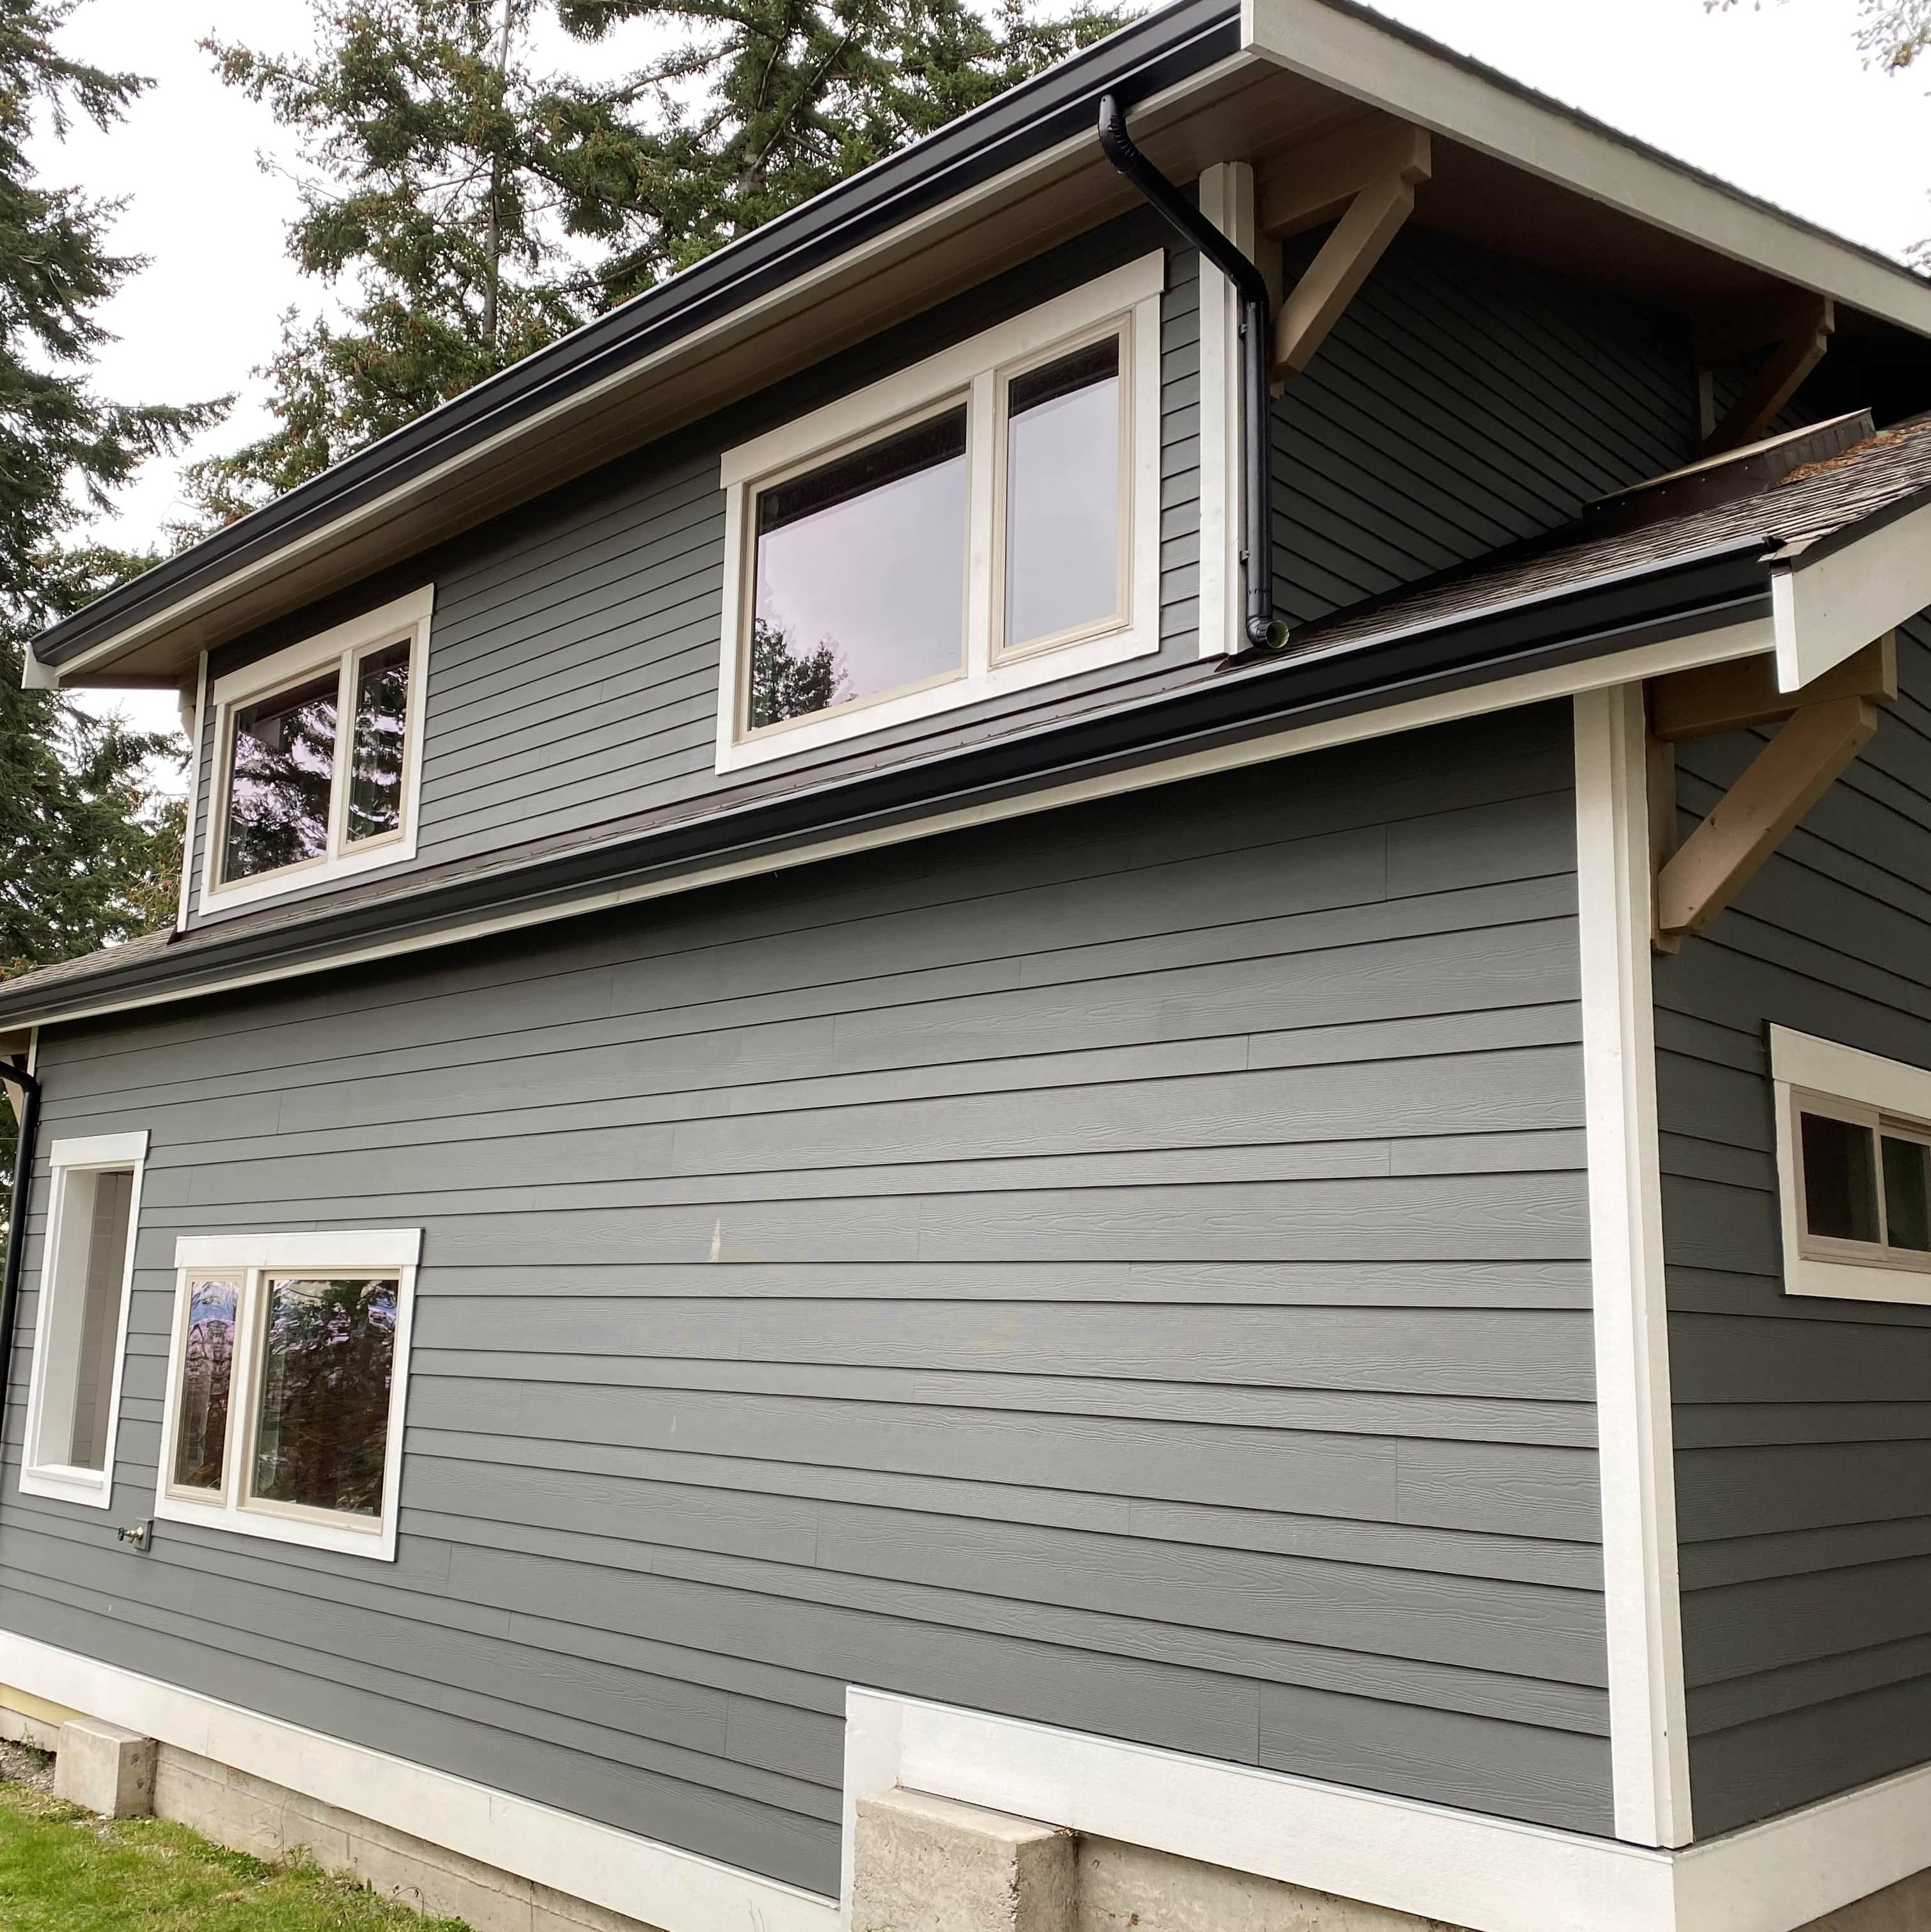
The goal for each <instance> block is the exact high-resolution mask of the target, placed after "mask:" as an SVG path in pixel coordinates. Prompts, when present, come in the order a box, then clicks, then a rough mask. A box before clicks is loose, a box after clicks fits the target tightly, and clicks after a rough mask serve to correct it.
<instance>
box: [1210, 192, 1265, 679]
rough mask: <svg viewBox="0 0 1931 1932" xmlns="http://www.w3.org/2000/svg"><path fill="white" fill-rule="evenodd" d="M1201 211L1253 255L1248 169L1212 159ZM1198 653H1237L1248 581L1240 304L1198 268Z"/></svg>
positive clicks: (1228, 287) (1217, 276)
mask: <svg viewBox="0 0 1931 1932" xmlns="http://www.w3.org/2000/svg"><path fill="white" fill-rule="evenodd" d="M1199 194H1200V211H1201V214H1204V215H1205V216H1206V217H1207V220H1210V222H1212V223H1213V225H1214V226H1215V227H1216V228H1218V229H1219V230H1220V231H1221V233H1222V234H1224V235H1225V236H1228V237H1229V238H1230V239H1231V240H1232V242H1233V243H1234V246H1235V247H1236V248H1238V249H1239V250H1240V251H1241V253H1242V254H1244V255H1249V256H1251V255H1252V254H1253V253H1254V170H1253V169H1252V167H1250V166H1249V165H1248V164H1247V163H1246V162H1245V161H1216V162H1215V163H1214V164H1213V166H1212V167H1210V168H1209V169H1207V170H1206V172H1204V173H1203V174H1202V175H1201V178H1200V187H1199ZM1198 299H1199V302H1200V553H1201V556H1202V557H1203V558H1207V557H1217V558H1219V560H1220V561H1219V568H1218V569H1207V570H1203V571H1201V574H1200V654H1201V656H1202V657H1204V658H1217V657H1225V656H1227V655H1228V654H1229V653H1230V652H1234V651H1237V650H1239V649H1241V648H1242V647H1243V645H1244V644H1245V643H1246V638H1245V637H1243V635H1242V634H1241V628H1240V619H1241V617H1242V616H1243V614H1244V613H1245V610H1246V580H1245V578H1244V577H1243V574H1242V571H1241V568H1240V303H1239V302H1238V301H1237V299H1235V296H1234V289H1233V285H1232V284H1231V283H1230V282H1229V281H1228V279H1227V278H1226V277H1225V275H1222V273H1221V272H1220V271H1219V269H1216V268H1215V267H1214V266H1213V264H1212V263H1210V262H1208V261H1207V260H1205V259H1204V258H1203V259H1202V260H1201V264H1200V293H1199V298H1198Z"/></svg>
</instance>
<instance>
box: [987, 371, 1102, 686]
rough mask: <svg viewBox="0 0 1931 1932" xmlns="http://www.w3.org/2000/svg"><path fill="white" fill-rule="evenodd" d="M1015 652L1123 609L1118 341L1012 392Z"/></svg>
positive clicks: (1035, 374) (1011, 618)
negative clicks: (1026, 645) (1042, 639)
mask: <svg viewBox="0 0 1931 1932" xmlns="http://www.w3.org/2000/svg"><path fill="white" fill-rule="evenodd" d="M1119 607H1120V343H1119V339H1118V338H1117V337H1115V338H1113V339H1112V340H1111V341H1106V342H1100V343H1096V344H1094V345H1093V347H1091V348H1090V349H1082V350H1079V351H1078V352H1077V353H1075V354H1074V355H1071V356H1063V357H1062V358H1061V359H1060V360H1059V361H1058V362H1049V363H1048V364H1047V365H1046V366H1045V368H1042V369H1034V370H1030V371H1028V372H1027V374H1025V375H1024V376H1020V377H1015V378H1014V380H1013V381H1012V383H1011V385H1010V386H1009V387H1008V389H1007V390H1006V646H1007V648H1008V649H1012V648H1014V647H1015V646H1018V645H1021V644H1026V643H1032V642H1033V640H1035V639H1037V638H1039V637H1052V636H1054V635H1055V634H1057V632H1059V631H1069V630H1072V629H1073V628H1075V626H1076V625H1083V624H1092V623H1096V622H1100V621H1101V620H1102V619H1105V618H1108V617H1111V616H1115V615H1116V614H1117V613H1118V610H1119Z"/></svg>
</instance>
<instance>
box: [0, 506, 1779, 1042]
mask: <svg viewBox="0 0 1931 1932" xmlns="http://www.w3.org/2000/svg"><path fill="white" fill-rule="evenodd" d="M1765 548H1766V545H1765V541H1764V539H1763V538H1761V537H1755V536H1753V537H1747V538H1740V539H1738V541H1735V542H1734V543H1732V544H1726V545H1724V546H1722V547H1719V548H1717V549H1714V550H1709V551H1706V552H1704V553H1699V555H1696V556H1693V557H1690V558H1687V559H1677V560H1675V561H1672V562H1670V563H1669V564H1666V565H1662V566H1657V565H1644V566H1642V567H1639V568H1636V569H1634V570H1631V571H1624V572H1621V573H1619V574H1616V575H1615V576H1612V577H1604V578H1601V579H1598V580H1594V581H1592V582H1591V583H1588V584H1586V585H1585V586H1581V587H1579V588H1578V589H1574V590H1573V591H1566V592H1555V593H1553V594H1552V595H1548V596H1546V597H1543V598H1537V599H1536V600H1534V601H1532V602H1525V603H1522V604H1511V605H1505V606H1503V607H1500V608H1497V609H1492V610H1481V611H1477V612H1475V613H1471V615H1469V616H1466V617H1463V618H1459V619H1454V620H1452V621H1450V622H1446V623H1439V624H1433V625H1422V626H1420V627H1417V628H1414V629H1412V630H1402V629H1396V630H1393V631H1391V632H1390V634H1388V635H1387V636H1385V637H1381V638H1378V639H1375V640H1369V641H1367V642H1365V643H1360V644H1349V645H1346V646H1340V647H1338V648H1337V649H1336V650H1335V651H1334V652H1333V653H1331V654H1325V653H1322V652H1318V651H1315V652H1311V653H1310V654H1309V655H1308V656H1307V657H1306V658H1297V657H1288V658H1283V659H1280V660H1277V661H1275V662H1273V663H1272V664H1261V665H1257V666H1255V667H1253V668H1252V669H1249V670H1244V671H1240V672H1237V673H1234V674H1233V675H1231V676H1222V677H1216V678H1213V679H1210V680H1207V681H1206V682H1203V683H1202V684H1201V685H1198V686H1196V687H1195V688H1192V689H1191V690H1189V691H1183V692H1180V693H1177V694H1171V693H1163V694H1154V695H1152V696H1149V697H1143V698H1141V699H1140V700H1138V701H1137V702H1133V703H1126V704H1123V705H1120V706H1117V707H1115V708H1113V709H1105V710H1102V711H1099V712H1096V713H1095V714H1093V715H1082V716H1081V717H1079V718H1075V719H1074V720H1072V721H1057V722H1053V723H1048V724H1044V725H1042V726H1040V727H1037V728H1036V729H1035V730H1031V731H1027V732H1019V733H1012V734H1011V735H1009V736H1003V737H999V738H993V739H988V741H987V742H983V743H980V744H977V745H966V746H964V747H962V748H956V749H954V750H951V751H947V752H946V753H945V754H943V755H940V756H937V757H927V758H925V759H922V760H921V759H918V758H916V757H912V758H908V759H907V760H906V761H905V762H904V763H897V764H893V765H891V766H887V767H885V768H884V769H880V770H877V771H871V772H865V773H863V774H862V775H858V776H856V777H851V776H844V777H839V778H832V779H829V780H827V781H826V782H824V783H823V784H817V785H810V784H804V785H801V786H799V787H798V788H796V790H790V791H787V792H784V793H780V794H778V795H776V796H767V797H764V798H761V799H757V800H756V801H754V802H749V803H746V804H743V805H737V806H733V807H730V808H726V809H724V810H722V811H717V812H714V813H709V814H702V815H700V816H696V817H692V818H690V819H687V820H682V821H679V822H678V823H674V824H671V825H668V826H664V827H662V828H661V829H655V830H652V831H650V832H645V833H643V834H641V835H638V836H636V837H634V838H628V839H625V840H622V841H613V842H611V843H608V844H595V845H592V846H587V847H582V848H580V849H577V850H571V851H568V852H565V853H560V854H557V855H556V856H550V857H545V858H544V859H539V860H535V861H532V862H529V863H527V864H525V865H508V866H505V867H503V868H501V869H499V870H496V871H481V872H478V873H477V874H474V875H472V876H470V877H464V878H461V879H458V880H452V881H448V882H446V883H440V884H438V885H435V886H428V887H425V888H424V889H423V890H422V891H421V892H413V893H409V894H406V895H397V896H396V897H394V898H385V899H380V900H374V901H368V902H366V903H364V904H358V905H355V906H353V907H343V908H342V909H340V910H338V911H336V912H334V913H322V914H319V916H316V917H314V918H313V919H301V920H299V921H298V922H290V923H289V924H288V925H286V926H274V927H270V928H266V929H251V930H249V931H247V932H241V933H240V934H238V935H237V937H236V938H235V940H234V941H232V943H226V944H224V943H222V942H220V941H214V942H212V943H205V944H197V945H196V946H195V947H193V948H192V949H191V950H184V951H182V952H179V953H172V954H170V953H166V952H163V953H160V954H159V955H158V956H157V955H154V954H148V955H145V956H143V957H142V958H141V959H139V960H137V961H136V962H133V964H132V965H130V966H128V967H127V968H124V969H122V970H121V971H115V969H113V968H108V969H106V970H105V971H102V972H101V973H100V974H94V975H90V976H88V977H87V978H86V979H85V980H78V981H75V982H71V983H69V984H68V985H67V986H64V987H58V988H49V989H44V990H42V991H40V992H33V991H31V989H30V990H28V991H26V992H23V993H22V995H17V996H16V997H15V998H12V999H9V998H7V997H6V995H5V993H4V989H0V1023H7V1022H10V1021H11V1020H13V1019H14V1017H15V1016H16V1015H17V1016H18V1017H19V1019H21V1020H22V1021H25V1020H28V1019H32V1018H33V1017H34V1016H35V1015H36V1014H37V1013H40V1014H44V1013H49V1012H58V1013H60V1014H61V1015H62V1016H64V1017H72V1018H76V1019H79V1018H84V1017H85V1016H86V1014H87V1013H88V1011H90V1010H94V1009H97V1008H101V1007H112V1006H114V1005H115V1004H119V1003H120V1002H121V1001H124V1000H126V999H128V998H139V999H140V1000H142V1001H143V1002H145V1001H151V1000H154V999H157V998H169V997H188V996H190V995H192V994H193V993H196V992H218V991H220V988H221V987H222V986H223V984H224V983H226V982H228V981H229V980H233V979H235V978H247V977H250V976H251V975H253V974H260V973H262V972H267V971H303V970H316V971H319V970H321V969H322V968H326V967H327V966H328V965H331V964H332V963H337V962H340V963H344V964H346V963H349V962H352V959H353V957H354V956H355V950H356V949H357V948H358V947H361V946H364V945H367V944H377V943H379V944H382V945H383V946H385V947H388V948H391V949H393V948H395V947H407V946H410V945H412V944H432V943H434V942H435V941H436V938H437V935H439V932H443V931H445V930H447V931H448V936H449V938H450V940H451V941H452V942H453V941H456V940H459V939H460V938H462V937H463V927H464V926H465V925H466V923H468V922H474V921H476V920H479V919H501V918H503V917H505V916H508V917H516V916H524V917H532V918H533V917H535V916H540V915H541V914H542V913H545V912H549V913H553V916H556V917H559V918H565V917H568V916H572V914H573V913H578V912H586V911H594V910H597V907H595V905H591V906H588V907H586V906H583V905H581V904H574V903H573V901H580V900H581V899H583V898H585V897H586V896H589V895H599V894H604V893H607V892H615V891H620V890H622V889H624V888H625V886H637V885H642V884H644V883H647V882H649V881H652V880H674V878H675V877H676V876H677V875H678V874H679V873H680V872H685V871H697V870H700V869H702V868H706V867H709V866H712V865H716V864H718V863H720V862H729V861H730V860H732V859H737V858H742V857H745V856H751V855H754V854H755V855H762V856H777V855H779V854H781V853H784V852H785V851H787V850H790V849H793V848H796V847H808V846H810V845H812V844H820V843H822V842H823V841H826V840H827V839H829V838H835V837H838V836H841V835H846V834H849V833H851V832H857V831H861V830H864V829H876V828H879V827H882V826H889V825H890V824H892V823H900V822H904V821H905V820H911V819H916V818H919V817H930V816H931V815H933V814H937V813H940V812H944V811H951V810H955V809H958V808H961V807H964V806H970V805H974V804H983V803H988V802H992V801H994V800H996V799H1000V798H1003V797H1006V796H1014V795H1016V794H1019V793H1025V792H1027V791H1033V790H1041V789H1043V788H1045V787H1050V786H1053V785H1057V784H1065V783H1066V782H1069V781H1073V780H1076V779H1079V778H1089V777H1093V776H1096V775H1100V774H1102V773H1104V772H1107V771H1108V770H1117V769H1125V768H1128V767H1131V766H1137V765H1144V764H1147V763H1154V762H1157V761H1159V760H1163V759H1168V758H1171V757H1178V756H1181V755H1184V754H1186V753H1187V752H1189V751H1201V750H1204V749H1207V748H1210V747H1212V746H1213V745H1219V744H1226V743H1229V742H1236V741H1237V740H1239V739H1243V738H1250V737H1255V736H1261V735H1264V734H1265V733H1270V732H1273V731H1278V730H1282V729H1283V728H1285V727H1291V726H1293V725H1295V724H1312V723H1315V722H1317V721H1319V720H1321V719H1322V718H1326V717H1332V716H1336V715H1345V714H1347V713H1349V712H1360V711H1364V710H1370V709H1378V708H1382V707H1384V706H1387V705H1390V704H1393V703H1399V702H1401V701H1402V700H1405V699H1408V698H1411V697H1420V696H1423V695H1425V694H1429V693H1431V692H1434V691H1444V690H1452V689H1454V688H1459V687H1464V686H1467V685H1474V684H1479V683H1486V682H1493V681H1495V679H1497V678H1498V677H1501V676H1508V675H1511V674H1513V673H1520V672H1522V671H1526V670H1535V669H1538V668H1542V667H1552V666H1555V665H1559V664H1565V663H1571V662H1574V661H1578V660H1580V659H1585V658H1591V657H1600V656H1605V655H1609V653H1611V652H1615V651H1618V650H1624V649H1630V648H1631V647H1633V646H1635V645H1638V644H1640V643H1646V642H1650V641H1652V640H1656V639H1657V638H1660V637H1670V636H1681V635H1684V634H1686V633H1688V632H1691V631H1697V630H1701V629H1708V628H1714V627H1716V626H1717V625H1723V624H1729V623H1733V622H1739V621H1741V620H1743V619H1747V618H1752V617H1759V616H1767V615H1768V613H1769V610H1770V597H1771V593H1770V586H1769V580H1768V574H1767V572H1766V570H1765V562H1764V556H1765ZM198 930H199V931H200V932H205V931H206V930H207V929H205V928H202V929H198Z"/></svg>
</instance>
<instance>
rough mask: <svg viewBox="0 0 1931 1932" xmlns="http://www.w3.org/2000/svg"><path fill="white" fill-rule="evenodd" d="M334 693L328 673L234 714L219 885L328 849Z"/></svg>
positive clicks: (319, 854)
mask: <svg viewBox="0 0 1931 1932" xmlns="http://www.w3.org/2000/svg"><path fill="white" fill-rule="evenodd" d="M336 696H337V677H336V674H335V673H334V672H333V671H331V672H329V673H328V675H327V676H323V677H316V678H313V679H310V681H309V682H307V683H306V684H304V685H301V686H300V687H298V688H297V689H295V690H293V691H278V692H277V694H275V695H274V697H264V698H262V699H260V700H259V701H258V702H256V703H253V704H247V705H244V706H242V707H241V709H239V710H238V711H237V712H235V732H234V739H233V743H232V747H231V763H230V769H231V771H232V774H233V775H232V778H231V779H230V781H229V794H228V826H227V834H226V841H225V844H224V846H223V854H222V863H221V876H222V877H223V880H229V879H246V878H252V877H253V876H254V875H255V874H256V873H257V872H272V871H274V870H275V869H276V868H277V867H278V866H282V865H295V864H296V863H298V862H299V861H301V860H302V859H319V858H320V857H322V855H323V854H324V853H325V852H326V851H327V850H328V796H329V792H330V790H331V783H332V779H333V775H334V769H335V705H336Z"/></svg>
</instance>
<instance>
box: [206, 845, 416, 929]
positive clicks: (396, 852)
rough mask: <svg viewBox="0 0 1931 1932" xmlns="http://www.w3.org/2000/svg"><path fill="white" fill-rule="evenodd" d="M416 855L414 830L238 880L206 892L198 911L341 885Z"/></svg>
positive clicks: (235, 908)
mask: <svg viewBox="0 0 1931 1932" xmlns="http://www.w3.org/2000/svg"><path fill="white" fill-rule="evenodd" d="M414 857H415V835H414V833H413V832H412V833H411V835H409V837H408V838H406V839H404V838H388V839H385V840H384V841H383V842H382V844H379V845H372V846H370V847H369V849H368V850H367V851H365V852H356V853H352V854H350V855H349V856H346V857H344V858H340V859H328V860H325V861H322V860H318V861H315V862H311V863H310V864H308V865H289V866H287V867H285V868H282V869H281V870H279V871H273V872H264V873H262V874H260V876H259V877H256V878H253V879H238V880H235V883H233V884H232V885H231V886H222V887H221V888H220V889H219V890H218V891H214V892H205V893H204V894H203V895H202V900H201V903H200V904H199V905H198V906H197V907H196V908H195V910H196V913H199V915H200V916H202V917H203V918H206V919H214V918H217V917H218V916H220V914H221V913H225V912H239V911H240V910H241V909H242V908H243V907H246V906H251V905H259V904H261V903H262V901H263V900H264V899H279V898H287V897H288V896H289V895H290V894H291V893H293V892H302V891H304V890H305V889H307V888H308V887H310V886H336V885H340V883H342V881H343V880H344V879H354V878H359V877H361V875H362V874H364V873H365V872H374V871H380V870H381V869H382V867H383V866H385V865H406V864H407V863H408V862H409V860H410V859H413V858H414Z"/></svg>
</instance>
